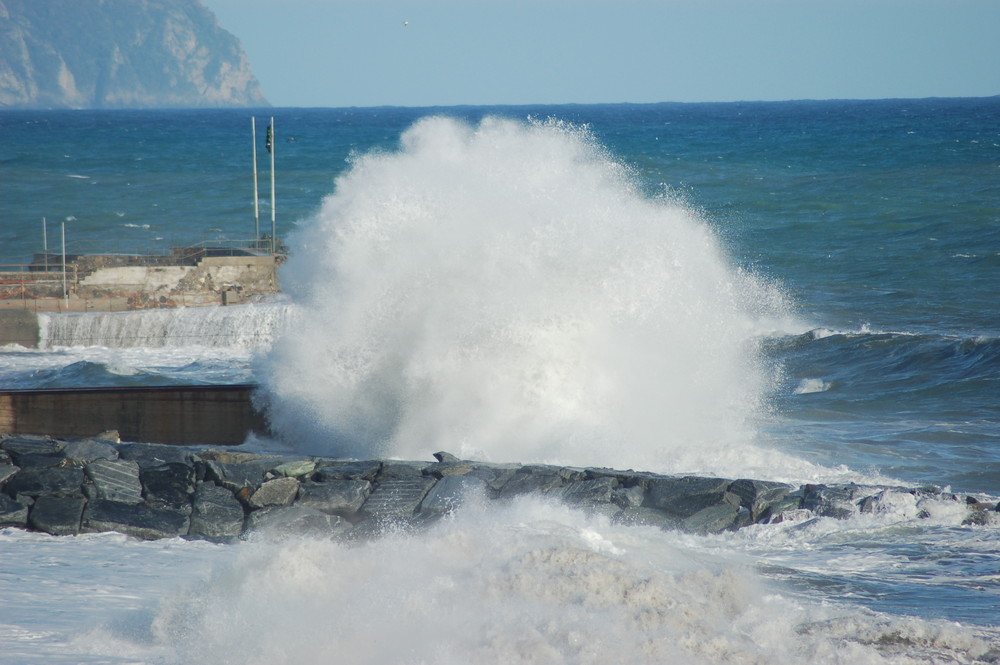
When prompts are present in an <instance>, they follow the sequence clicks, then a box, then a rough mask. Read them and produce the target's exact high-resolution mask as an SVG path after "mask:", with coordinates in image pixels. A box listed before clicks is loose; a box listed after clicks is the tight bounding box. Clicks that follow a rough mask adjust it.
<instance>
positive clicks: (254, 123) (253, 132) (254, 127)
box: [250, 117, 260, 249]
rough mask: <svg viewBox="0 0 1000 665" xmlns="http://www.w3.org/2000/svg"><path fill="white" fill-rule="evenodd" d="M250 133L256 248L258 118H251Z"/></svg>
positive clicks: (258, 212)
mask: <svg viewBox="0 0 1000 665" xmlns="http://www.w3.org/2000/svg"><path fill="white" fill-rule="evenodd" d="M250 133H251V139H252V140H253V223H254V235H253V239H254V248H255V249H256V247H257V244H256V243H257V241H259V240H260V203H259V201H258V196H257V118H254V117H251V118H250Z"/></svg>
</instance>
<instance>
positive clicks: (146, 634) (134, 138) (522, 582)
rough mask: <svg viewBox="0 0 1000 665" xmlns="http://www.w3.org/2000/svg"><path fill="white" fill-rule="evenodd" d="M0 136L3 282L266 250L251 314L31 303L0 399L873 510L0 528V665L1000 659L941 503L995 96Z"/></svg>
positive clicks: (986, 231) (389, 453)
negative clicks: (743, 516)
mask: <svg viewBox="0 0 1000 665" xmlns="http://www.w3.org/2000/svg"><path fill="white" fill-rule="evenodd" d="M252 121H253V122H254V123H255V125H254V127H255V129H256V141H254V140H253V139H252ZM268 125H272V127H273V142H272V146H271V147H272V151H271V152H269V151H268V150H267V148H266V146H265V144H264V142H265V138H264V135H265V128H266V127H267V126H268ZM0 137H2V140H0V262H3V263H4V264H8V265H10V264H25V263H28V262H30V261H31V260H32V257H33V256H34V255H35V254H36V253H40V252H44V251H48V252H49V253H51V254H57V253H60V252H62V251H63V247H64V246H65V248H66V251H67V253H71V254H74V253H88V252H113V253H133V252H141V253H147V252H154V253H166V252H168V251H169V249H170V248H171V247H180V246H192V245H198V244H204V245H206V246H215V245H218V246H228V245H230V244H232V243H234V242H237V241H240V240H246V239H253V238H256V237H259V236H261V235H265V234H266V235H268V237H270V235H269V234H271V232H272V229H274V231H275V236H276V238H277V239H278V241H279V243H278V244H279V246H280V247H282V248H285V249H287V252H288V259H287V261H286V262H285V263H284V264H283V265H282V268H281V273H280V279H281V283H282V293H281V294H280V295H278V296H276V297H273V298H271V299H267V300H261V301H259V302H253V303H250V304H246V305H241V306H233V307H206V308H187V309H169V310H153V311H137V312H104V313H101V312H90V313H41V314H40V315H39V316H40V321H41V332H42V340H41V343H40V346H39V348H37V349H26V348H21V347H17V346H6V347H2V348H0V388H4V389H22V388H23V389H31V388H72V387H95V386H139V385H204V384H229V383H245V382H252V383H255V384H257V385H259V389H258V393H257V399H258V400H259V403H260V405H261V407H262V408H265V409H266V410H267V413H268V418H269V420H270V422H271V425H272V428H273V430H274V436H273V437H270V438H263V437H259V438H258V437H252V438H251V439H250V440H248V441H247V442H245V443H244V444H243V445H242V446H241V447H240V448H241V449H245V450H256V451H265V452H267V451H274V452H283V453H287V452H294V453H300V454H316V455H329V456H340V457H348V458H358V459H372V458H402V459H417V460H428V461H430V460H431V459H432V457H431V456H432V454H433V453H434V452H436V451H439V450H444V451H449V452H451V453H453V454H455V455H458V456H459V457H464V458H468V459H479V460H488V461H492V462H521V463H529V462H532V463H535V462H537V463H553V464H561V465H569V466H602V467H612V468H617V469H635V470H638V471H652V472H657V473H669V474H686V475H702V476H720V477H725V478H755V479H763V480H775V481H782V482H787V483H790V484H793V485H795V486H799V485H802V484H807V483H809V484H850V483H854V484H856V485H858V486H860V488H859V492H861V494H865V495H867V494H879V495H880V496H881V497H882V499H881V501H880V502H879V504H878V505H879V508H878V509H877V510H875V511H869V512H864V511H862V510H861V509H860V508H858V507H855V508H854V509H852V510H851V511H849V514H848V515H847V516H846V517H845V516H843V515H841V516H840V518H834V517H816V516H813V515H807V514H802V513H794V514H789V515H787V516H786V517H787V519H784V520H783V521H781V522H780V523H770V524H760V525H754V526H750V527H747V528H743V529H740V530H739V531H735V532H728V533H724V534H719V535H706V536H699V535H692V534H685V533H681V532H675V531H664V530H660V529H658V528H653V527H644V526H628V525H622V524H618V523H615V522H614V521H612V520H609V519H608V518H607V517H606V516H602V515H594V514H589V513H587V512H586V511H582V510H575V509H572V508H569V507H566V506H562V505H558V504H554V503H552V502H549V501H547V500H545V499H544V498H542V497H524V498H522V499H520V500H518V501H516V502H513V503H508V504H503V505H500V504H492V503H486V504H482V503H478V502H477V501H475V500H473V499H470V501H469V502H468V503H467V504H466V505H464V506H463V507H462V508H460V509H459V510H457V511H456V512H455V513H454V514H453V515H451V516H449V517H448V518H447V519H444V520H441V521H440V522H438V523H436V524H434V525H433V526H430V527H428V528H427V529H424V530H421V531H420V532H416V533H414V532H411V531H408V530H405V529H400V530H395V531H391V532H390V533H387V534H386V535H385V536H384V537H382V538H379V539H377V540H372V541H369V542H363V543H342V542H337V541H333V540H329V539H325V538H322V537H317V536H306V535H302V536H285V537H282V538H276V537H273V538H269V537H263V536H261V537H255V538H250V539H248V540H246V541H245V542H240V543H238V544H229V545H218V544H212V543H207V542H199V541H186V540H182V539H167V540H159V541H152V542H142V541H138V540H133V539H130V538H128V537H126V536H123V535H120V534H83V535H80V536H74V537H54V536H48V535H45V534H38V533H28V532H24V531H21V530H18V529H13V528H6V529H3V530H0V598H2V602H0V654H2V655H0V660H2V661H3V662H4V663H8V664H11V665H28V664H36V663H46V664H56V665H59V664H74V665H77V664H88V665H96V664H98V663H100V664H125V663H128V664H139V663H142V664H147V663H148V664H154V663H155V664H161V663H164V664H173V663H185V664H186V663H212V664H213V665H214V664H223V663H240V664H241V665H243V664H253V663H267V664H269V665H272V664H279V663H297V664H301V663H326V662H351V663H359V664H363V663H372V664H376V663H378V664H385V663H394V664H397V663H463V664H467V663H533V664H534V663H538V664H541V663H546V664H549V663H580V664H583V663H683V664H692V663H740V664H748V663H753V664H761V665H763V664H768V665H771V664H785V663H802V662H809V663H850V664H852V665H859V664H866V663H996V662H1000V612H998V608H1000V513H998V512H995V511H989V510H988V511H982V512H978V513H977V514H976V515H975V517H976V519H972V520H970V519H969V517H970V512H969V510H968V509H967V504H968V503H969V502H970V501H978V502H983V503H989V504H990V505H995V504H996V503H997V502H998V501H1000V98H997V97H994V98H976V99H889V100H871V101H795V102H766V103H765V102H747V103H706V104H679V103H664V104H642V105H636V104H604V105H566V106H496V107H478V106H462V107H441V108H389V107H387V108H340V109H293V108H288V109H286V108H272V109H259V110H253V111H251V110H188V111H0ZM255 157H256V162H257V169H256V171H257V174H258V178H257V181H258V196H257V198H256V202H257V203H256V213H255V197H254V160H255ZM272 158H273V164H274V169H273V171H272V166H271V165H272ZM272 174H273V183H274V185H273V189H272V185H271V183H272ZM272 191H273V197H272ZM272 201H273V206H272ZM272 219H273V222H272ZM64 239H65V240H64Z"/></svg>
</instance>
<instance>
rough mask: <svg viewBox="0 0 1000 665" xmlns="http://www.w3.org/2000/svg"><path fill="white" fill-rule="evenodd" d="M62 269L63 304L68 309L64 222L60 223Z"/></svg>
mask: <svg viewBox="0 0 1000 665" xmlns="http://www.w3.org/2000/svg"><path fill="white" fill-rule="evenodd" d="M62 268H63V302H64V303H65V305H66V309H69V289H68V288H66V222H63V223H62Z"/></svg>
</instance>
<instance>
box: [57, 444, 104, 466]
mask: <svg viewBox="0 0 1000 665" xmlns="http://www.w3.org/2000/svg"><path fill="white" fill-rule="evenodd" d="M62 454H63V456H64V457H65V458H66V459H67V460H68V461H70V462H72V463H73V464H77V465H84V466H86V465H87V464H90V463H91V462H96V461H97V460H116V459H118V449H117V448H115V447H114V446H113V445H111V444H110V443H108V442H107V441H98V440H96V439H81V440H79V441H67V442H66V446H65V447H64V448H63V450H62Z"/></svg>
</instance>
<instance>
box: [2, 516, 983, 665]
mask: <svg viewBox="0 0 1000 665" xmlns="http://www.w3.org/2000/svg"><path fill="white" fill-rule="evenodd" d="M771 529H772V530H774V529H775V527H771ZM774 533H775V535H776V536H777V537H778V539H779V540H781V541H782V542H783V543H784V544H785V545H786V546H788V547H790V548H801V547H802V546H803V545H805V544H806V542H807V540H806V539H805V538H803V537H802V535H801V534H802V530H798V531H796V530H795V529H793V528H789V529H786V530H783V531H775V532H774ZM797 534H798V535H797ZM2 535H3V537H2V538H0V556H2V558H3V560H5V561H8V562H10V563H9V565H7V566H5V569H6V572H4V573H3V574H0V591H2V592H3V594H4V596H3V597H4V600H5V602H4V603H3V607H2V608H0V638H2V640H3V642H4V662H5V663H9V664H10V665H27V664H28V663H37V662H45V663H48V664H50V665H63V664H68V663H76V664H80V663H95V664H96V663H135V664H138V663H163V664H173V663H185V664H187V663H205V664H210V663H212V664H223V663H239V664H241V665H256V664H260V665H264V664H267V665H280V664H284V663H288V664H291V663H325V662H350V663H357V664H359V665H363V664H368V663H370V664H373V665H374V664H386V663H394V664H403V663H442V664H448V663H456V664H458V663H462V664H469V663H499V662H503V663H539V664H541V663H580V664H588V663H595V664H596V663H608V662H620V663H659V664H664V663H678V664H680V663H683V664H685V665H687V664H692V663H694V664H697V663H741V664H747V663H755V664H760V665H763V664H765V663H766V664H768V665H782V664H785V663H788V664H792V663H802V662H814V663H824V664H826V663H845V664H851V665H863V664H866V663H917V662H923V663H930V662H975V661H976V660H978V659H983V658H984V657H985V654H987V652H988V650H989V648H990V639H991V637H992V638H995V635H994V634H992V633H991V632H990V631H989V630H986V629H975V628H971V627H963V626H960V625H957V624H953V623H948V622H937V621H926V620H919V619H910V618H905V617H904V618H899V617H896V618H893V617H889V616H885V615H880V614H877V613H872V612H868V611H865V610H859V609H858V608H857V607H853V606H851V605H841V604H840V603H837V602H829V601H823V600H821V599H820V598H817V597H809V595H806V594H801V593H799V594H796V593H794V592H791V591H790V590H789V589H787V588H782V587H781V586H779V585H777V584H775V583H774V582H769V581H767V580H766V579H764V578H763V577H761V576H759V575H758V574H757V573H756V572H755V564H754V561H753V560H752V559H751V558H749V557H747V556H746V555H744V554H740V553H738V549H739V547H738V546H737V548H736V549H731V548H729V547H723V548H719V547H718V546H719V545H722V544H723V539H722V537H719V539H718V541H716V540H714V539H699V538H695V537H692V536H680V535H678V534H674V533H669V532H663V531H660V530H658V529H654V528H640V527H621V526H612V525H610V524H608V523H607V522H606V521H604V520H602V519H598V518H588V517H586V516H584V515H583V514H582V513H579V512H574V511H571V510H569V509H566V508H562V507H558V506H553V505H549V504H546V503H544V502H541V501H539V500H537V499H525V500H521V501H518V502H516V503H514V504H512V505H507V506H496V505H490V506H484V505H477V504H471V505H467V506H466V507H465V508H463V509H462V510H461V511H459V512H458V513H457V514H455V515H454V516H453V517H452V518H451V519H449V520H446V521H444V522H442V523H440V524H438V525H436V526H435V527H433V528H432V529H431V530H429V531H426V532H423V533H420V534H414V535H408V534H403V533H400V534H396V535H390V536H387V537H386V538H384V539H382V540H378V541H373V542H369V543H364V544H357V545H345V544H338V543H335V542H332V541H329V540H324V539H320V538H306V537H287V536H286V537H281V538H278V537H269V536H267V535H264V536H262V537H260V538H258V539H257V540H256V541H253V542H249V543H243V544H240V545H237V546H212V545H207V544H205V543H184V542H182V541H177V540H173V541H160V542H155V543H139V542H136V541H130V540H128V539H126V538H123V537H121V536H116V535H101V536H97V535H91V536H82V537H78V538H65V537H64V538H53V537H47V536H40V535H37V534H23V533H18V532H7V533H4V534H2ZM745 537H746V538H747V539H748V540H749V541H754V540H757V541H759V540H761V538H760V537H759V536H758V537H756V538H755V537H754V536H753V535H752V534H749V533H748V534H747V535H746V536H745ZM808 538H814V536H808ZM727 545H728V543H727ZM758 546H759V543H758ZM29 551H30V553H31V557H26V556H23V555H24V553H25V552H29Z"/></svg>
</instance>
